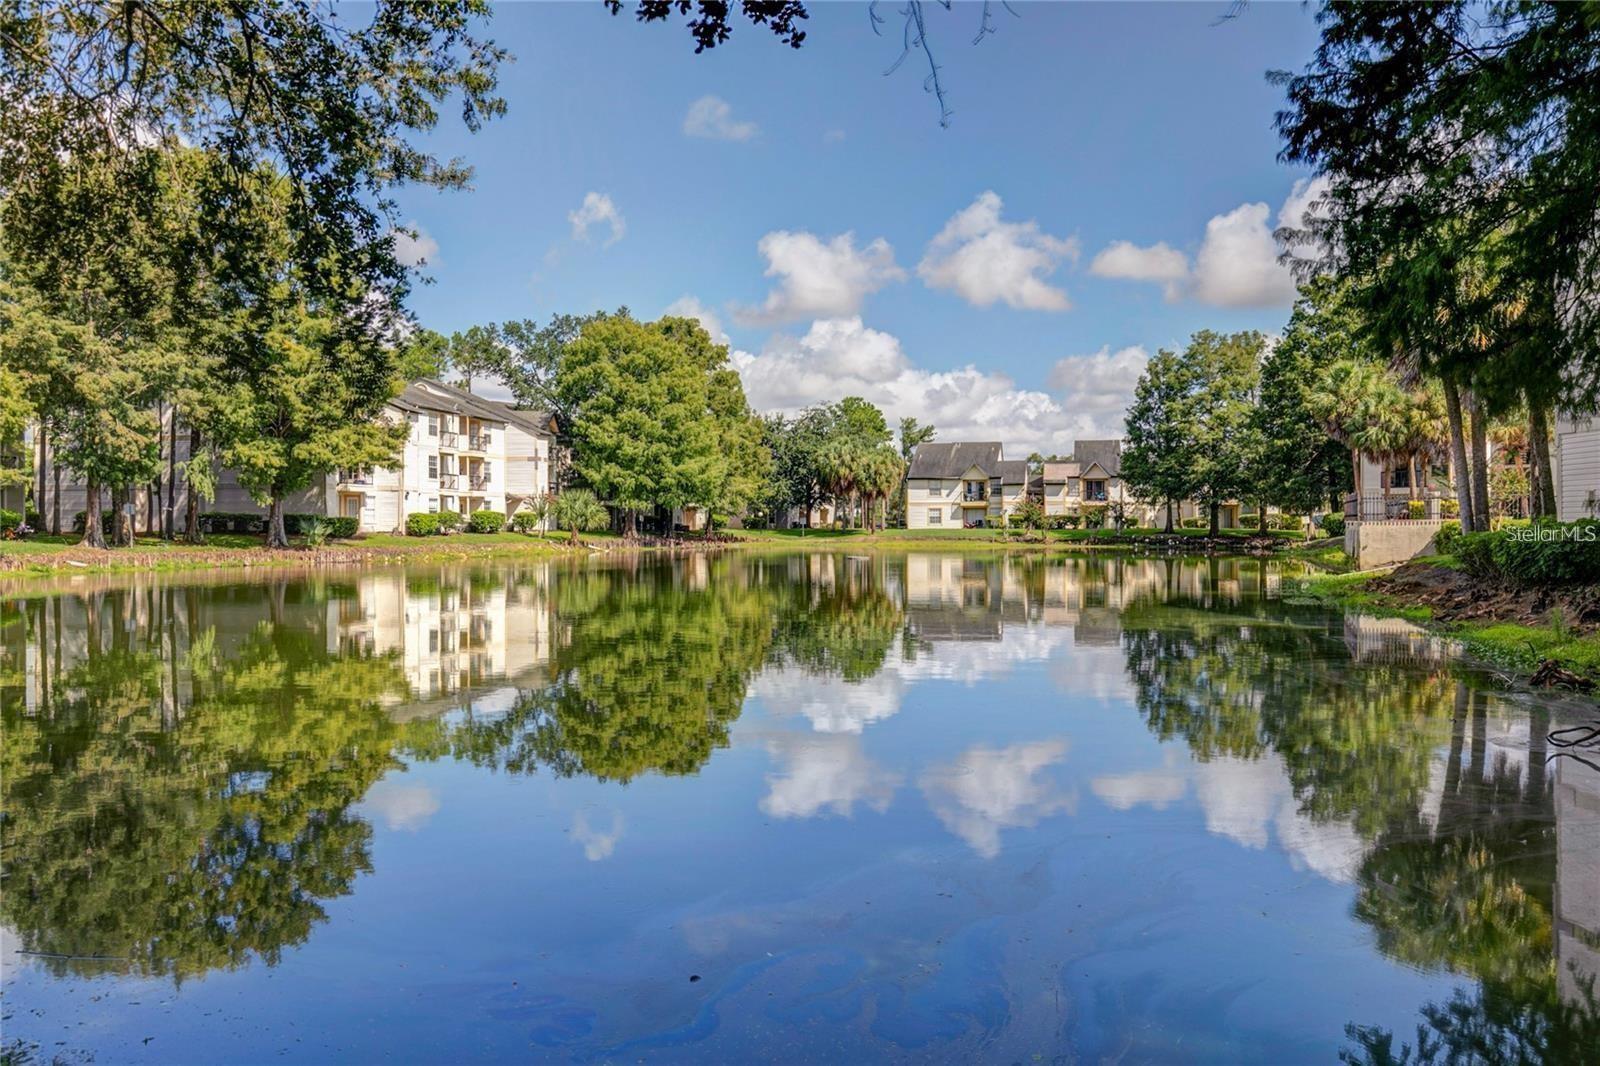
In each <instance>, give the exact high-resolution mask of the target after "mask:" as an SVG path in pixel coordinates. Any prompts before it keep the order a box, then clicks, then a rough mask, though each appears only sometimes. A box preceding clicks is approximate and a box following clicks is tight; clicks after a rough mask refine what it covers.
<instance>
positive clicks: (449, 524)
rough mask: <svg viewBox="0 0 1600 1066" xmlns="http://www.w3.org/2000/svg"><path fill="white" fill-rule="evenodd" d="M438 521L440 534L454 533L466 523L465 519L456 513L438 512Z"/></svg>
mask: <svg viewBox="0 0 1600 1066" xmlns="http://www.w3.org/2000/svg"><path fill="white" fill-rule="evenodd" d="M438 519H439V532H440V533H454V532H455V531H456V530H458V529H460V528H461V526H462V524H463V523H465V522H466V519H465V518H462V517H461V515H460V513H459V512H456V511H440V512H439V514H438Z"/></svg>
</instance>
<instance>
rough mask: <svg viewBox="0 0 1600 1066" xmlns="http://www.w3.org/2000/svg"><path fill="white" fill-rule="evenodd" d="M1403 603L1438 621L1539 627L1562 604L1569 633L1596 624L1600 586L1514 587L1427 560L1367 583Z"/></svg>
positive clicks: (1584, 630)
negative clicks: (1564, 587)
mask: <svg viewBox="0 0 1600 1066" xmlns="http://www.w3.org/2000/svg"><path fill="white" fill-rule="evenodd" d="M1368 587H1369V588H1371V589H1372V591H1373V592H1376V593H1378V594H1379V595H1381V596H1384V597H1386V598H1388V599H1391V600H1395V601H1397V602H1399V603H1402V604H1404V605H1406V606H1412V607H1427V608H1429V609H1430V610H1431V611H1432V612H1433V616H1434V617H1435V618H1437V619H1439V620H1440V621H1441V622H1515V623H1517V624H1519V625H1530V626H1531V625H1540V624H1543V623H1546V622H1548V621H1550V615H1551V612H1552V611H1554V610H1556V609H1557V608H1560V611H1561V617H1562V621H1563V622H1564V623H1565V624H1566V625H1567V626H1569V627H1571V628H1572V630H1573V631H1575V632H1579V633H1589V632H1593V631H1595V630H1596V629H1597V628H1600V586H1595V585H1580V586H1577V587H1575V588H1566V589H1514V588H1510V587H1508V586H1506V585H1502V584H1500V583H1498V582H1492V581H1483V580H1480V579H1479V578H1475V577H1473V576H1472V575H1471V574H1468V573H1466V572H1464V571H1461V570H1451V569H1448V568H1446V567H1442V566H1433V565H1431V564H1429V563H1420V562H1418V563H1406V564H1405V565H1404V566H1402V567H1400V568H1399V569H1398V570H1396V571H1395V572H1394V573H1392V574H1390V575H1388V576H1387V577H1381V578H1377V579H1375V580H1374V581H1372V582H1371V584H1370V585H1369V586H1368Z"/></svg>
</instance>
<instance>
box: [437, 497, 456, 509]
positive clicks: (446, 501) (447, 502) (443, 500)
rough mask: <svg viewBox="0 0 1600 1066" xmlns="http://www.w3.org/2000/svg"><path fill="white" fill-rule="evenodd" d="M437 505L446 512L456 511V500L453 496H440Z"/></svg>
mask: <svg viewBox="0 0 1600 1066" xmlns="http://www.w3.org/2000/svg"><path fill="white" fill-rule="evenodd" d="M439 503H440V505H441V506H442V507H443V508H444V509H445V510H446V511H454V510H455V509H456V498H455V497H454V496H441V497H440V498H439Z"/></svg>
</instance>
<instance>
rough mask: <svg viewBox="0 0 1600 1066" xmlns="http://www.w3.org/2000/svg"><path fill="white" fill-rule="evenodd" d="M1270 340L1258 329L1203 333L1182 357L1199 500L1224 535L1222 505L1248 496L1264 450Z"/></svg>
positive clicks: (1192, 340)
mask: <svg viewBox="0 0 1600 1066" xmlns="http://www.w3.org/2000/svg"><path fill="white" fill-rule="evenodd" d="M1265 348H1266V340H1265V338H1263V337H1262V335H1261V334H1259V333H1256V332H1254V331H1250V332H1245V333H1233V334H1228V335H1222V334H1217V333H1213V332H1211V331H1210V330H1201V331H1200V332H1199V333H1196V334H1195V335H1194V336H1192V337H1190V338H1189V345H1188V347H1187V348H1185V349H1184V351H1183V356H1182V359H1183V361H1184V363H1185V364H1187V365H1188V367H1189V373H1190V375H1191V377H1192V380H1193V382H1194V389H1193V392H1192V393H1191V399H1190V416H1189V418H1188V419H1187V425H1188V426H1189V428H1190V431H1191V433H1192V435H1193V436H1192V438H1191V440H1192V445H1193V449H1194V450H1193V452H1192V453H1191V455H1192V456H1193V462H1194V475H1195V487H1194V498H1195V500H1196V501H1197V502H1198V503H1200V504H1201V505H1202V506H1204V507H1208V508H1209V509H1210V511H1211V535H1212V536H1216V535H1217V533H1218V532H1219V530H1218V525H1219V521H1218V518H1219V513H1220V510H1221V507H1222V504H1224V503H1226V502H1227V501H1229V500H1234V499H1238V498H1240V497H1244V496H1247V495H1249V494H1250V493H1251V491H1252V486H1251V485H1250V480H1249V470H1250V465H1251V460H1252V459H1253V458H1254V457H1255V455H1256V452H1257V451H1258V441H1257V438H1256V434H1255V427H1254V420H1253V413H1254V408H1255V396H1256V388H1257V385H1258V383H1259V380H1260V373H1261V356H1262V353H1263V351H1264V350H1265Z"/></svg>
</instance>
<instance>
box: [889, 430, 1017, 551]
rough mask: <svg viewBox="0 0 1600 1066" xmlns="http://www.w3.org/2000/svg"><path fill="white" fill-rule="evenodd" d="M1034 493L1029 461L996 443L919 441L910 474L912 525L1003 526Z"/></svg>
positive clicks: (908, 505)
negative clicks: (1008, 455) (1030, 487)
mask: <svg viewBox="0 0 1600 1066" xmlns="http://www.w3.org/2000/svg"><path fill="white" fill-rule="evenodd" d="M1027 493H1028V463H1027V460H1025V459H1005V458H1002V456H1001V448H1000V445H999V443H998V442H995V441H980V442H974V443H937V442H935V443H929V444H919V445H917V450H916V451H915V452H914V453H913V454H912V456H911V468H910V469H909V470H908V471H907V472H906V528H907V529H961V528H962V527H964V526H982V525H1000V524H1001V523H1003V522H1004V521H1005V520H1006V518H1008V517H1009V516H1010V514H1011V512H1013V511H1015V510H1016V509H1017V507H1018V506H1019V505H1020V504H1021V503H1022V501H1023V499H1024V498H1025V497H1026V496H1027Z"/></svg>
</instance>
